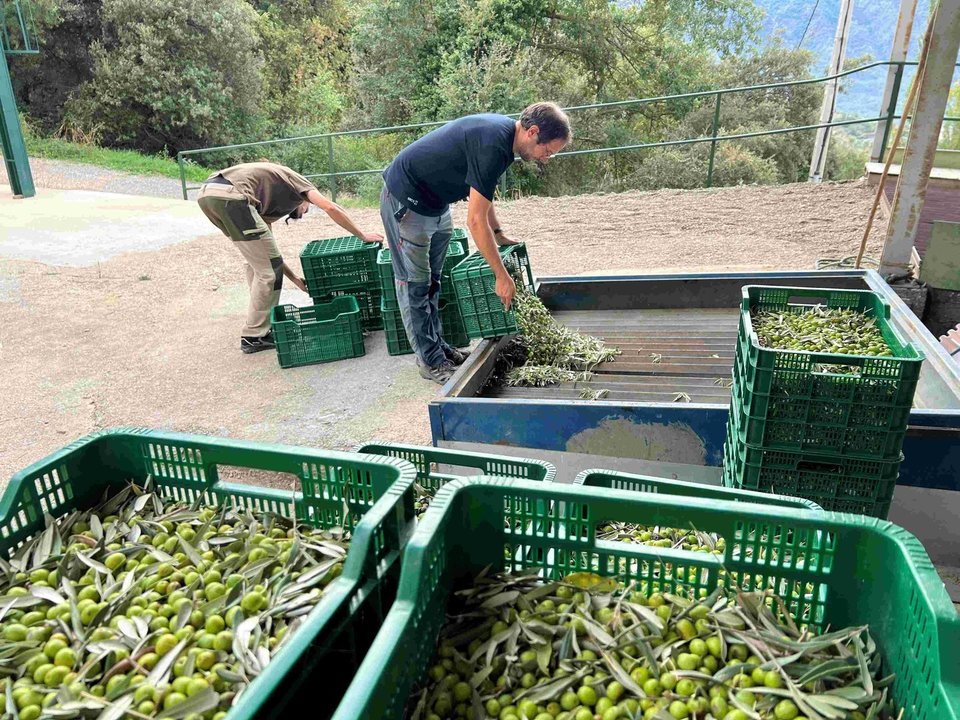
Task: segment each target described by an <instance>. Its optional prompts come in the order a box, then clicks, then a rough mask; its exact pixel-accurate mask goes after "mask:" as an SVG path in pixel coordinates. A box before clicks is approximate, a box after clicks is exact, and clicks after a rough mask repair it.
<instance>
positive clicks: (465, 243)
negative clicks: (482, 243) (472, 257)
mask: <svg viewBox="0 0 960 720" xmlns="http://www.w3.org/2000/svg"><path fill="white" fill-rule="evenodd" d="M450 242H452V243H457V244H458V245H459V246H460V248H461V249H462V250H463V256H464V257H466V256H467V255H469V254H470V241H469V240H468V239H467V231H466V229H464V228H454V229H453V234H452V235H450Z"/></svg>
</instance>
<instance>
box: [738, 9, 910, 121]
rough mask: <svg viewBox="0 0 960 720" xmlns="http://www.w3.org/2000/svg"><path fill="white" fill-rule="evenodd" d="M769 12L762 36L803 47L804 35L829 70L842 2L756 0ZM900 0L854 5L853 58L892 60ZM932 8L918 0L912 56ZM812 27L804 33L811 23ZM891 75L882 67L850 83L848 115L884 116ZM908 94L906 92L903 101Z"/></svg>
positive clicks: (844, 98) (842, 105)
mask: <svg viewBox="0 0 960 720" xmlns="http://www.w3.org/2000/svg"><path fill="white" fill-rule="evenodd" d="M756 4H757V5H758V6H759V7H761V8H762V9H763V10H764V12H765V13H766V17H765V18H764V22H763V30H762V36H763V38H764V39H765V40H766V39H771V38H774V37H777V36H780V37H781V38H782V39H783V42H784V44H785V45H786V46H787V47H791V48H794V47H797V45H798V43H799V42H800V40H801V37H803V44H802V47H804V48H806V49H808V50H812V51H813V52H815V53H816V55H817V62H816V64H815V66H814V67H815V68H816V71H817V72H818V74H823V73H824V72H825V71H826V68H827V67H828V65H829V63H830V54H831V52H832V51H833V38H834V34H835V33H836V30H837V19H838V16H839V14H840V0H819V1H818V0H756ZM899 7H900V0H860V2H855V3H854V8H853V26H852V28H851V32H850V40H849V42H848V45H847V58H855V57H860V56H863V55H867V54H869V55H871V56H872V58H873V60H874V61H877V60H887V59H889V57H890V46H891V43H892V42H893V33H894V30H895V28H896V23H897V11H898V9H899ZM928 16H929V7H928V2H927V0H918V3H917V16H916V19H915V20H914V26H913V34H912V37H911V42H910V56H909V58H908V59H910V60H915V59H916V58H917V55H918V53H919V46H920V38H921V37H922V35H923V32H924V29H925V28H926V26H927V18H928ZM808 21H809V22H810V27H809V29H808V30H807V31H806V36H804V28H806V26H807V22H808ZM885 79H886V69H885V68H876V69H875V70H871V71H868V72H866V73H864V74H862V75H858V76H856V80H854V81H851V82H848V83H846V85H845V86H844V92H843V94H842V95H841V97H840V100H839V102H838V109H839V111H840V112H842V113H847V114H850V115H858V116H860V117H868V116H871V115H877V114H879V113H878V111H879V104H880V98H881V96H882V93H883V86H884V82H885ZM904 88H906V85H904ZM904 97H905V91H904V94H903V95H901V101H902V100H903V98H904Z"/></svg>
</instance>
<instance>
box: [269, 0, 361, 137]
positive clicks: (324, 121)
mask: <svg viewBox="0 0 960 720" xmlns="http://www.w3.org/2000/svg"><path fill="white" fill-rule="evenodd" d="M255 6H256V7H257V9H258V10H259V11H260V17H259V22H258V25H257V28H258V33H259V35H260V40H261V49H262V53H263V57H264V67H265V69H266V72H264V73H263V85H264V110H265V112H266V114H267V115H268V116H269V118H270V126H269V133H270V134H271V135H273V136H277V137H282V136H286V135H291V134H295V133H296V132H298V131H306V130H309V131H310V132H319V131H327V130H332V129H335V128H337V127H339V125H340V119H341V112H342V110H343V108H344V106H345V105H346V104H347V98H346V93H347V90H348V88H347V77H348V75H349V61H350V55H349V30H350V28H349V26H348V24H347V23H348V18H349V13H348V12H347V9H346V7H344V3H342V2H340V0H332V1H331V2H318V1H317V0H287V1H286V2H282V3H278V2H257V3H255Z"/></svg>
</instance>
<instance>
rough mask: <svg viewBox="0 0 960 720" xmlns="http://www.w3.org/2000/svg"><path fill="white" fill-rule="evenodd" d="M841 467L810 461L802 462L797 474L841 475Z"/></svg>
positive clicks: (798, 464) (799, 464)
mask: <svg viewBox="0 0 960 720" xmlns="http://www.w3.org/2000/svg"><path fill="white" fill-rule="evenodd" d="M840 470H841V467H840V465H837V464H835V463H818V462H813V461H810V460H802V461H800V462H798V463H797V472H817V473H832V474H836V473H839V472H840Z"/></svg>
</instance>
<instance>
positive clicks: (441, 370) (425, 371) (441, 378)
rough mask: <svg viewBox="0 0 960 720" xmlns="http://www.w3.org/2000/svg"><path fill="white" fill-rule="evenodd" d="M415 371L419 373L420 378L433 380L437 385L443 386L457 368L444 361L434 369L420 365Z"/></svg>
mask: <svg viewBox="0 0 960 720" xmlns="http://www.w3.org/2000/svg"><path fill="white" fill-rule="evenodd" d="M417 370H419V371H420V377H422V378H424V379H425V380H433V381H434V382H435V383H437V385H444V384H446V382H447V380H449V379H450V376H451V375H453V374H454V373H455V372H456V371H457V366H456V365H454V364H453V363H452V362H450V361H449V360H445V361H444V362H442V363H440V364H439V365H437V366H436V367H427V366H426V365H420V366H419V367H418V368H417Z"/></svg>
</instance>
